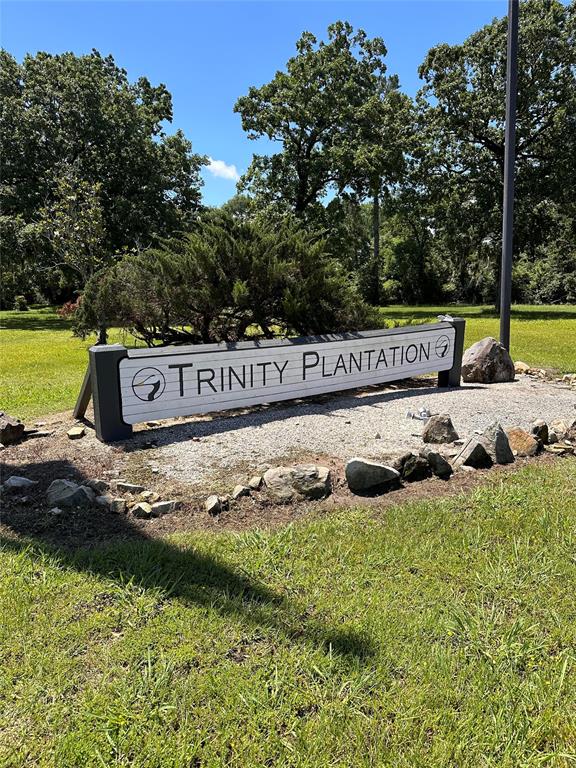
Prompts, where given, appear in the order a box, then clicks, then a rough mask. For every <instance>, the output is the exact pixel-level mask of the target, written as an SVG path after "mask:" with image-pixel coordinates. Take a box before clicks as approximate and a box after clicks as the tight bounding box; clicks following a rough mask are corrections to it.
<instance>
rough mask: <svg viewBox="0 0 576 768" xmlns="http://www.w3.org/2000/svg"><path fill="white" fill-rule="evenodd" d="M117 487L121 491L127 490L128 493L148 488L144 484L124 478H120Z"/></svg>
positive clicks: (139, 491)
mask: <svg viewBox="0 0 576 768" xmlns="http://www.w3.org/2000/svg"><path fill="white" fill-rule="evenodd" d="M116 488H118V490H119V491H125V492H126V493H142V491H145V490H146V488H144V486H143V485H136V484H135V483H127V482H125V481H124V480H118V482H117V483H116Z"/></svg>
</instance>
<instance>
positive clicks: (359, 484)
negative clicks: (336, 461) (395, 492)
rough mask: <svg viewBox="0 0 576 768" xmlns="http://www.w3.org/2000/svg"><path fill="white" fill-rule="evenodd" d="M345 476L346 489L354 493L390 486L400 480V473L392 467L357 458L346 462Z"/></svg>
mask: <svg viewBox="0 0 576 768" xmlns="http://www.w3.org/2000/svg"><path fill="white" fill-rule="evenodd" d="M345 474H346V482H347V483H348V487H349V488H350V490H351V491H353V492H355V493H357V492H362V491H369V490H371V489H373V488H378V487H380V486H386V485H392V484H395V483H398V481H399V480H400V472H398V470H396V469H394V467H389V466H387V465H386V464H379V463H378V462H377V461H371V460H370V459H362V458H359V457H355V458H353V459H350V461H348V462H346V468H345Z"/></svg>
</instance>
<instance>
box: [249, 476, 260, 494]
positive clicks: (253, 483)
mask: <svg viewBox="0 0 576 768" xmlns="http://www.w3.org/2000/svg"><path fill="white" fill-rule="evenodd" d="M248 487H249V488H250V490H251V491H259V490H260V488H261V487H262V475H254V476H253V477H251V478H250V480H248Z"/></svg>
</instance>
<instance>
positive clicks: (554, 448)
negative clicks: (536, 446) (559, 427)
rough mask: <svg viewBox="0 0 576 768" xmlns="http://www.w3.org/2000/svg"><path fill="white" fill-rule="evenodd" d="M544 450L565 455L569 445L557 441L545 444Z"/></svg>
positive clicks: (557, 454)
mask: <svg viewBox="0 0 576 768" xmlns="http://www.w3.org/2000/svg"><path fill="white" fill-rule="evenodd" d="M544 450H545V451H548V453H553V454H555V455H556V456H563V455H564V454H565V453H567V446H566V445H561V444H560V443H556V444H555V445H545V446H544Z"/></svg>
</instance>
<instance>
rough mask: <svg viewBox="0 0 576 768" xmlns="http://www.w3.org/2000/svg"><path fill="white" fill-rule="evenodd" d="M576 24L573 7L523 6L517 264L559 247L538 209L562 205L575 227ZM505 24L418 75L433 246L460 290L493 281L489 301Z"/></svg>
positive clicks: (538, 2) (433, 59) (498, 192)
mask: <svg viewBox="0 0 576 768" xmlns="http://www.w3.org/2000/svg"><path fill="white" fill-rule="evenodd" d="M575 18H576V6H575V4H574V2H572V3H570V4H568V5H565V4H563V3H561V2H559V1H558V0H526V1H525V2H522V3H521V5H520V24H519V29H520V36H519V74H518V83H519V87H518V118H517V144H516V150H517V180H516V209H515V222H516V226H515V252H516V254H517V255H518V254H520V253H524V254H528V253H530V252H531V253H532V258H536V254H537V253H538V252H539V249H540V248H541V246H542V245H543V244H544V243H546V241H548V240H551V239H553V238H554V237H555V234H554V231H553V229H546V227H545V226H543V224H544V219H543V217H542V216H541V206H540V204H541V203H543V202H545V203H546V204H547V205H548V204H552V205H558V206H559V207H560V210H561V211H563V212H564V213H565V214H566V215H568V217H569V218H570V217H571V218H574V216H575V214H576V197H575V195H574V179H575V178H576V152H575V151H574V150H575V148H576V34H575V31H576V23H575ZM506 24H507V22H506V19H505V18H502V19H495V20H494V21H493V22H492V23H491V24H489V25H487V26H485V27H483V28H482V29H480V30H478V31H477V32H475V33H474V34H473V35H471V36H470V37H469V38H468V39H467V40H466V41H465V42H464V43H463V44H462V45H456V46H450V45H447V44H442V45H438V46H435V47H434V48H432V49H431V50H430V52H429V53H428V55H427V57H426V59H425V61H424V63H423V64H422V66H421V67H420V75H421V77H422V78H423V79H424V81H425V85H424V87H423V89H422V91H421V92H420V94H419V99H418V102H419V112H420V115H419V118H420V128H421V132H420V135H421V138H422V144H423V148H422V152H421V167H420V171H419V173H420V178H421V179H425V185H426V189H427V194H428V198H429V200H430V201H432V202H433V207H434V228H435V231H436V241H437V242H439V243H441V242H443V243H444V248H445V251H446V253H448V254H452V259H453V261H454V260H455V261H456V262H457V266H456V268H455V270H454V276H455V278H456V282H457V283H460V289H461V288H462V281H468V278H469V277H470V275H471V273H473V272H476V273H477V274H478V276H480V275H483V276H482V278H481V281H480V283H482V284H485V285H486V286H488V285H489V284H490V278H491V277H492V278H495V279H492V280H491V285H490V292H491V293H492V295H494V294H495V293H496V290H497V270H498V264H499V259H498V254H499V251H500V248H499V242H500V221H501V219H500V216H501V214H500V209H501V200H502V183H503V162H504V109H505V69H506ZM550 221H551V220H550ZM487 246H488V249H487ZM486 254H487V255H488V260H487V261H486V260H485V256H486ZM480 283H478V285H480ZM470 287H472V286H471V285H470ZM468 298H480V296H478V294H476V295H469V297H468ZM483 298H485V296H484V297H483Z"/></svg>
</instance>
